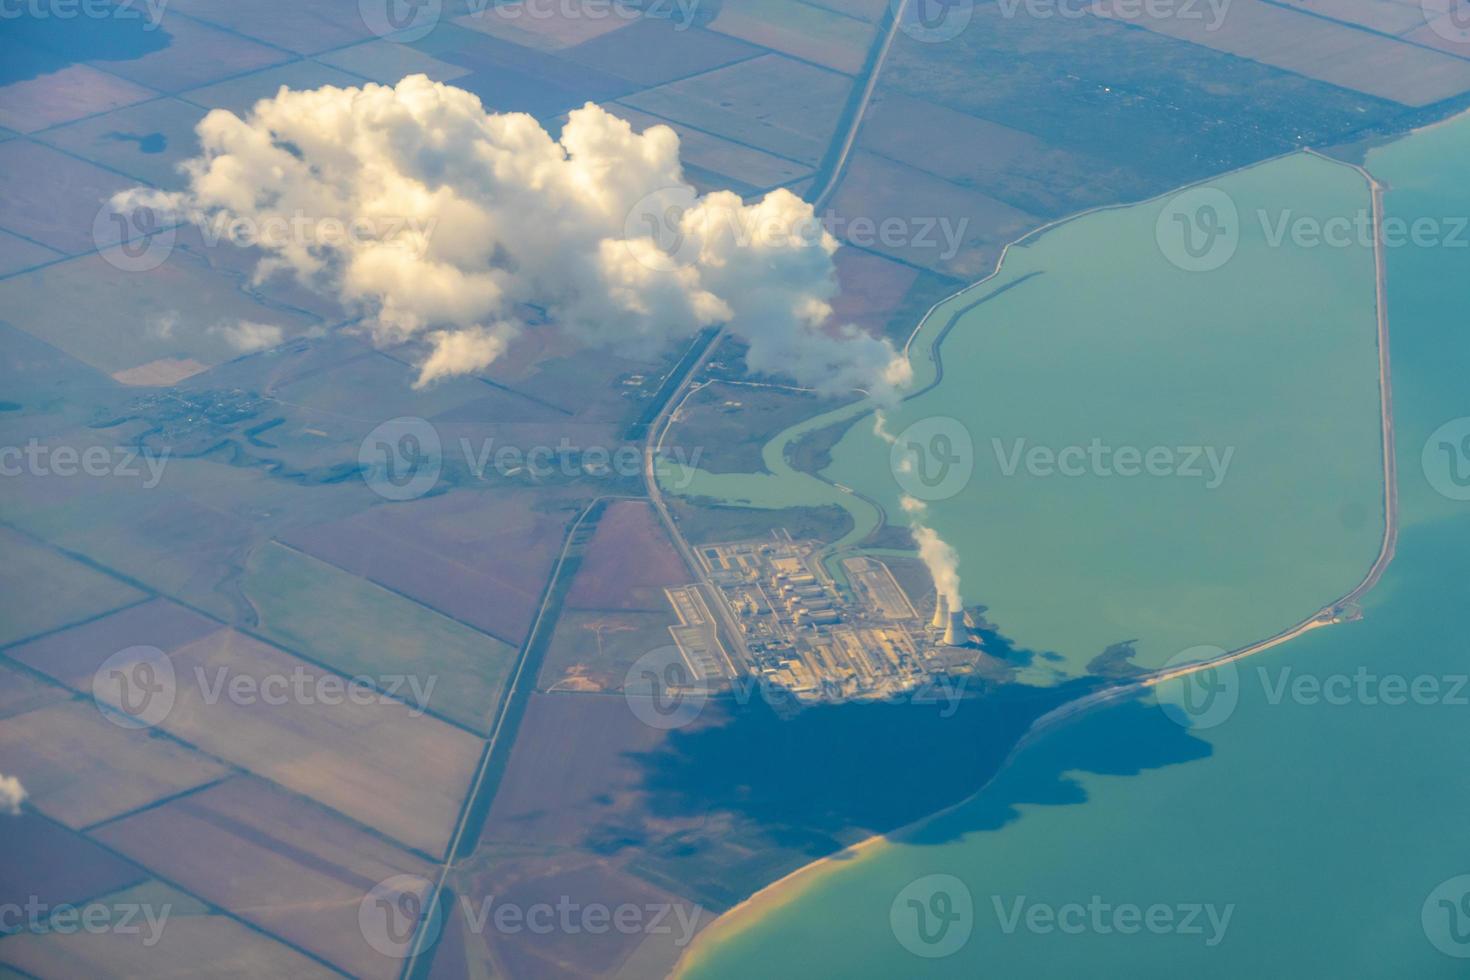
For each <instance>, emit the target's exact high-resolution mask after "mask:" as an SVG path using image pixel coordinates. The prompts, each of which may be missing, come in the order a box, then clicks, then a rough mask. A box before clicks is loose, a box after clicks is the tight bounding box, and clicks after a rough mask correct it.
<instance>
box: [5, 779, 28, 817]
mask: <svg viewBox="0 0 1470 980" xmlns="http://www.w3.org/2000/svg"><path fill="white" fill-rule="evenodd" d="M25 800H26V789H25V787H24V786H22V785H21V784H20V780H19V779H17V778H15V777H14V776H7V775H5V774H4V773H0V813H3V814H7V815H9V816H12V817H18V816H20V805H21V804H22V803H24V802H25Z"/></svg>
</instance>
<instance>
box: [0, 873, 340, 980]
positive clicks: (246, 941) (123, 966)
mask: <svg viewBox="0 0 1470 980" xmlns="http://www.w3.org/2000/svg"><path fill="white" fill-rule="evenodd" d="M135 903H136V904H135ZM88 904H89V905H98V904H100V905H103V906H111V907H113V908H117V907H119V906H121V907H123V908H124V909H126V908H128V907H129V906H133V907H136V905H141V906H143V907H144V908H146V909H148V910H149V911H152V913H153V915H154V916H155V921H158V922H159V926H160V927H159V928H158V931H157V936H158V939H157V941H156V942H150V940H151V939H152V938H153V936H154V933H153V931H152V928H151V927H150V925H149V923H148V921H147V919H145V918H144V917H143V915H142V914H138V915H135V916H132V919H131V921H128V922H127V923H126V926H127V928H133V927H134V926H136V927H137V929H138V931H137V932H123V931H121V930H120V929H119V930H106V931H103V932H84V931H79V932H73V933H60V932H48V933H19V934H17V935H13V936H9V937H7V938H5V939H0V976H5V975H6V974H5V970H4V969H3V967H4V966H12V967H15V968H16V969H19V970H23V971H24V972H25V975H27V976H34V977H102V976H115V977H154V978H164V977H179V978H182V977H191V976H193V977H197V976H202V975H208V976H212V977H221V978H224V977H233V978H240V980H243V978H246V977H290V978H291V980H331V978H334V977H338V976H339V974H338V973H336V972H335V971H333V970H331V969H329V968H327V967H326V966H324V965H323V964H321V963H318V962H316V961H315V960H313V959H311V958H310V957H307V956H305V955H303V954H301V953H298V952H296V951H295V950H292V949H291V948H290V947H289V946H286V945H285V944H284V943H280V942H277V941H276V940H275V939H272V938H270V937H269V936H266V935H264V934H262V933H260V932H257V931H255V930H253V929H251V928H250V927H249V926H246V925H243V924H241V923H239V922H237V921H235V920H234V919H231V918H229V917H228V916H225V915H221V914H219V913H211V912H209V911H208V910H207V909H205V908H204V907H203V906H201V905H200V903H199V902H198V901H196V900H194V899H192V898H190V897H189V896H188V895H186V894H184V893H183V892H181V891H178V890H177V889H173V888H169V887H168V886H167V885H163V884H160V883H157V882H151V883H149V884H146V885H142V886H140V887H138V888H131V889H128V890H127V891H125V892H119V893H115V894H113V895H109V896H105V897H103V898H101V899H99V900H97V901H96V902H90V903H88ZM125 914H129V915H130V914H131V913H125ZM165 914H166V918H164V916H165ZM160 919H161V921H159V920H160ZM117 921H118V923H119V925H120V926H121V925H123V924H124V923H123V921H122V920H121V919H119V920H117ZM206 964H207V967H206Z"/></svg>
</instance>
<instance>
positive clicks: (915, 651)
mask: <svg viewBox="0 0 1470 980" xmlns="http://www.w3.org/2000/svg"><path fill="white" fill-rule="evenodd" d="M696 556H697V558H698V560H699V562H700V564H701V566H702V568H701V571H702V572H703V573H704V575H703V579H704V582H703V584H702V586H701V585H687V586H681V587H679V588H675V589H668V590H666V592H667V595H668V598H669V601H670V603H671V604H672V605H673V607H674V609H675V611H676V612H677V614H678V616H679V620H680V623H679V625H678V626H673V627H670V631H671V633H672V634H673V637H674V641H675V643H676V644H677V645H678V647H679V650H680V652H681V653H682V654H683V656H684V659H685V661H686V663H687V665H688V667H689V670H690V672H691V676H692V677H693V678H695V679H697V680H698V681H699V682H701V683H704V684H708V685H718V684H719V683H720V681H721V680H725V679H734V678H736V677H742V676H746V677H754V678H756V679H758V680H759V681H761V682H762V683H763V684H767V685H770V686H773V687H775V688H778V689H783V690H785V691H787V692H789V693H790V694H791V695H792V696H793V697H794V698H795V699H796V700H797V701H801V702H829V703H831V702H841V701H857V700H867V699H880V698H893V697H896V696H902V695H904V694H905V693H907V692H912V691H915V690H918V689H921V688H923V687H925V686H926V685H928V684H929V683H930V682H932V681H933V680H934V679H935V678H936V677H939V676H942V675H952V674H964V673H969V672H972V671H973V669H974V662H975V659H976V657H977V656H979V654H980V652H981V651H980V644H979V642H978V640H977V639H976V635H975V632H974V629H973V627H974V623H973V621H971V620H970V619H969V618H968V617H967V615H966V613H965V611H964V610H963V609H949V608H948V607H947V604H946V603H945V601H944V599H943V597H940V598H939V599H938V600H937V602H936V603H935V605H934V607H933V609H932V611H931V610H928V608H927V606H926V611H925V612H921V611H920V610H919V609H918V608H916V606H915V604H914V602H913V601H912V600H911V599H910V597H909V595H908V594H907V593H906V592H905V591H904V589H903V588H902V587H901V586H900V585H899V583H898V580H897V579H896V578H895V577H894V575H893V572H892V570H891V569H890V568H889V567H888V565H886V564H885V563H884V562H882V561H881V560H879V559H877V558H872V557H866V556H859V557H849V558H843V559H841V560H840V561H839V562H838V563H837V569H836V571H837V575H835V576H834V575H833V574H832V573H829V571H828V569H827V566H826V564H825V563H824V562H823V561H822V557H823V556H822V551H821V547H820V545H819V544H818V543H817V542H812V541H797V540H794V539H793V538H792V537H791V536H790V535H789V534H788V533H786V532H784V531H782V532H776V533H774V534H773V535H772V536H771V537H769V538H764V539H757V540H751V541H735V542H730V543H727V544H714V545H705V546H703V547H701V548H699V549H697V550H696ZM839 576H840V577H839ZM706 592H708V593H709V595H708V601H706V598H705V593H706ZM717 624H718V625H719V626H721V627H723V632H724V634H725V635H726V637H727V638H728V644H722V643H721V642H720V639H719V637H718V636H717V633H718V632H719V630H717V628H716V626H717Z"/></svg>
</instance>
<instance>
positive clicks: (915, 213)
mask: <svg viewBox="0 0 1470 980" xmlns="http://www.w3.org/2000/svg"><path fill="white" fill-rule="evenodd" d="M832 209H833V211H834V212H836V216H837V219H838V220H840V221H841V222H842V224H841V225H840V227H837V228H836V232H837V233H838V236H839V237H841V238H846V239H847V240H848V241H850V242H852V243H853V244H857V245H861V246H863V247H866V248H870V249H872V250H873V251H875V252H879V253H882V254H883V255H887V256H890V257H892V258H895V259H898V260H900V261H903V262H908V263H910V264H912V265H917V266H919V267H921V268H925V269H930V270H932V271H935V272H939V273H942V274H944V275H948V276H955V277H960V278H966V277H969V278H978V277H979V276H983V275H986V274H988V273H990V272H991V271H993V270H994V268H995V261H996V259H997V258H999V257H1000V250H1001V247H1002V246H1003V245H1004V244H1005V243H1006V242H1008V241H1011V240H1012V239H1014V238H1016V237H1018V236H1019V235H1020V234H1021V233H1022V232H1024V231H1025V230H1026V229H1027V228H1030V227H1033V226H1034V225H1035V224H1037V221H1036V218H1035V217H1034V216H1033V215H1031V214H1028V213H1027V212H1025V211H1022V210H1020V209H1018V208H1013V207H1011V206H1010V205H1009V204H1006V203H1004V202H1002V201H997V200H996V199H995V198H993V197H988V196H986V195H985V194H981V193H980V192H978V191H972V190H967V189H965V188H963V187H958V186H956V185H954V184H952V183H950V182H949V181H945V180H940V179H939V178H938V177H935V176H933V175H931V174H927V173H924V172H923V171H921V170H915V169H914V168H912V167H906V166H904V165H903V164H900V163H894V162H892V161H890V160H885V159H883V158H882V157H879V156H876V155H874V154H872V153H867V152H859V153H858V154H856V155H855V156H854V157H853V160H852V163H851V164H850V165H849V167H848V170H847V174H846V176H845V177H844V178H843V180H842V184H841V185H840V186H839V188H838V191H837V194H836V196H835V197H834V198H833V199H832ZM893 221H896V222H898V223H899V224H898V226H899V227H900V228H901V229H902V231H901V232H900V234H899V235H898V236H896V237H894V236H889V237H887V238H886V239H885V236H884V234H883V233H882V229H883V228H884V223H885V222H893Z"/></svg>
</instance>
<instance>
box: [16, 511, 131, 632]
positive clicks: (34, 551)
mask: <svg viewBox="0 0 1470 980" xmlns="http://www.w3.org/2000/svg"><path fill="white" fill-rule="evenodd" d="M0 552H3V553H4V555H5V561H3V562H0V646H3V645H5V644H7V643H14V642H16V641H17V640H21V639H24V638H25V637H28V636H34V635H35V634H37V633H44V632H45V631H47V630H54V629H56V628H58V627H61V626H65V625H67V624H68V623H75V622H77V621H79V620H82V619H86V618H87V617H89V616H96V615H98V614H100V613H105V612H107V611H109V610H112V609H116V608H118V607H119V606H125V605H127V604H129V603H133V602H137V601H139V600H141V599H143V598H144V594H143V593H142V592H139V591H138V590H137V589H135V588H133V587H132V586H131V585H128V584H126V583H125V582H120V581H118V580H117V579H115V578H112V577H111V576H109V575H104V574H103V573H102V572H98V571H94V570H93V569H91V568H89V567H88V566H86V565H83V564H81V563H80V562H77V561H73V560H72V559H70V558H67V557H66V556H64V555H60V554H57V553H56V552H54V551H51V550H49V549H47V548H45V547H42V546H41V545H38V544H34V543H32V542H31V541H29V540H27V539H26V538H24V537H22V536H21V535H19V534H16V533H15V532H14V531H9V530H6V529H3V528H0Z"/></svg>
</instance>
